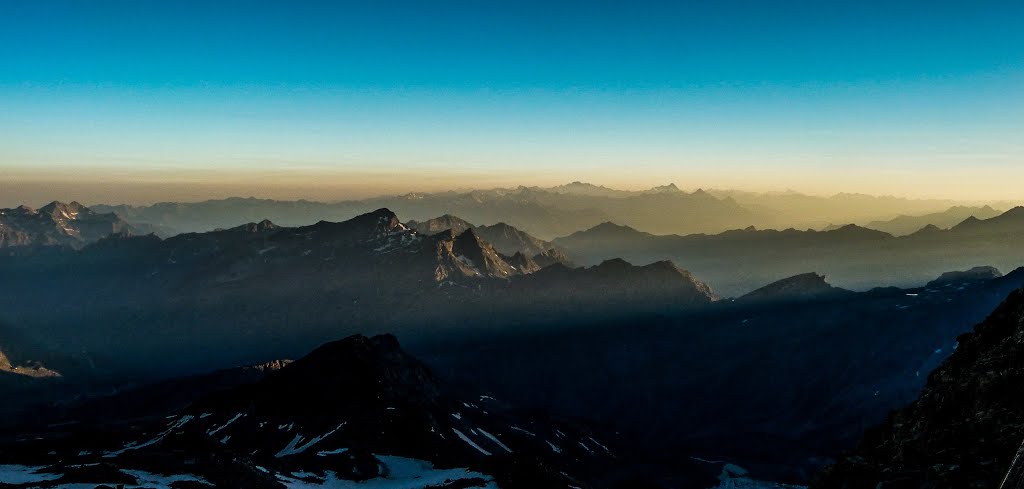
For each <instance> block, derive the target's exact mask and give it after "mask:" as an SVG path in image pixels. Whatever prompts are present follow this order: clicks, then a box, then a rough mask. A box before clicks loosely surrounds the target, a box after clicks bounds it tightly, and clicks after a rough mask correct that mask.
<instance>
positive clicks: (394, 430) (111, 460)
mask: <svg viewBox="0 0 1024 489" xmlns="http://www.w3.org/2000/svg"><path fill="white" fill-rule="evenodd" d="M121 399H122V400H124V399H125V398H124V396H122V397H121ZM43 429H44V431H43V432H41V433H38V434H37V435H35V436H34V437H33V438H32V439H31V440H27V439H25V438H21V439H20V440H14V441H10V442H4V443H2V444H0V456H3V457H4V458H3V459H4V460H5V462H12V463H20V464H25V465H27V466H28V467H29V470H26V471H23V477H22V479H23V480H25V481H27V482H29V483H31V482H40V481H41V480H40V479H43V478H45V476H36V477H37V479H33V475H32V474H33V471H34V469H35V468H36V467H40V466H48V467H49V468H48V469H47V472H48V473H51V474H56V476H57V477H61V479H59V480H61V481H62V482H68V481H69V480H71V479H72V478H75V479H78V482H91V483H97V484H98V483H107V484H112V483H128V484H142V485H145V482H144V481H146V480H147V478H151V477H154V475H155V474H169V475H172V477H168V476H164V477H163V479H164V480H167V479H168V478H171V479H172V480H178V481H189V480H190V481H193V485H190V486H187V487H210V486H212V487H217V488H225V489H227V488H231V489H233V488H237V487H268V488H269V487H286V485H287V487H295V484H301V485H302V487H339V484H346V483H353V484H354V483H355V482H357V481H359V482H363V483H364V484H377V485H378V487H407V488H422V489H428V488H435V487H451V488H455V487H459V488H470V487H497V486H500V487H507V488H556V487H558V488H567V487H580V488H584V487H592V486H593V485H594V484H596V483H598V482H602V477H604V476H605V474H608V470H607V469H606V468H605V467H604V466H605V465H606V464H607V463H608V462H609V461H611V460H613V459H614V456H615V455H614V454H613V453H612V450H611V449H610V448H609V444H610V442H609V441H608V440H609V439H608V438H607V437H605V436H604V435H600V434H597V433H596V432H594V431H593V430H592V429H590V428H587V427H586V426H583V425H581V424H578V423H572V424H570V423H566V422H560V421H553V420H550V419H549V418H546V417H541V416H537V415H523V414H521V413H517V412H514V411H512V410H511V409H509V408H508V407H507V406H506V405H504V404H503V403H501V402H499V401H497V400H495V399H494V398H493V397H491V396H472V397H461V396H456V395H453V394H452V393H451V392H448V391H445V390H444V389H443V387H442V386H441V384H440V383H439V382H438V381H437V380H436V379H435V377H434V375H433V374H432V373H431V372H430V370H429V369H427V367H426V366H425V365H424V364H423V363H421V362H419V361H418V360H416V359H415V358H413V357H411V356H409V355H408V354H406V353H405V352H404V351H402V350H401V349H400V348H399V345H398V341H397V340H396V339H395V338H394V337H393V336H375V337H372V338H367V337H365V336H352V337H349V338H346V339H344V340H341V341H336V342H332V343H328V344H325V345H323V346H321V347H319V348H317V349H316V350H314V351H313V352H312V353H310V354H308V355H306V356H305V357H303V358H301V359H299V360H296V361H294V362H292V363H290V364H288V365H286V366H283V368H275V369H272V370H270V371H268V372H266V373H265V374H264V375H262V376H260V377H259V378H258V379H256V380H255V381H254V382H252V383H243V384H241V385H237V386H234V387H229V388H227V389H225V390H221V391H214V392H210V393H208V394H206V395H205V396H203V397H202V398H200V399H199V400H198V401H196V402H195V403H193V404H192V405H191V406H190V407H188V408H186V409H184V410H182V411H179V412H177V413H173V414H171V415H170V416H167V417H161V418H157V419H155V420H152V421H145V420H139V419H135V420H132V419H126V420H121V422H120V423H118V424H108V425H88V426H74V427H71V428H69V427H67V426H64V427H62V428H61V429H59V430H57V432H56V433H51V432H50V430H52V425H51V427H46V428H43ZM82 467H102V471H100V470H99V469H94V470H93V471H92V472H89V473H83V471H81V468H82ZM84 477H88V479H85V480H82V478H84ZM174 484H175V485H174V486H173V487H186V486H179V485H178V484H179V483H178V482H175V483H174ZM601 485H602V486H604V485H605V484H601Z"/></svg>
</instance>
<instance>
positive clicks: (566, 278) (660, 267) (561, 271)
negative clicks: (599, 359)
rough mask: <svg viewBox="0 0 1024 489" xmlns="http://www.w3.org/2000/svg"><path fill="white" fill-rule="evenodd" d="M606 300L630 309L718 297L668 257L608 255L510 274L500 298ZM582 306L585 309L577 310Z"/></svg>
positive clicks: (568, 307) (572, 302)
mask: <svg viewBox="0 0 1024 489" xmlns="http://www.w3.org/2000/svg"><path fill="white" fill-rule="evenodd" d="M595 298H596V299H597V300H596V301H595V302H597V303H600V304H603V305H605V306H609V307H610V306H615V307H620V308H627V309H631V310H634V311H639V310H650V309H652V308H653V309H657V308H659V307H664V305H665V304H674V305H676V306H683V307H699V306H705V305H708V304H710V303H711V302H713V301H715V300H717V299H718V296H717V295H715V293H714V291H712V290H711V287H708V286H707V284H705V283H703V282H701V281H700V280H698V279H697V278H695V277H694V276H693V274H691V273H690V272H688V271H686V270H683V269H680V268H679V267H677V266H675V264H673V263H672V262H668V261H662V262H657V263H651V264H650V265H645V266H633V265H631V264H630V263H628V262H626V261H625V260H620V259H614V260H607V261H605V262H603V263H601V264H599V265H596V266H593V267H589V268H568V267H566V266H564V265H552V266H548V267H546V268H543V269H541V270H539V271H537V272H534V273H531V274H529V275H524V276H520V277H516V278H515V279H514V280H512V282H511V284H510V287H509V290H508V291H507V295H506V296H505V298H504V300H511V301H512V302H513V303H518V302H521V303H527V304H535V305H536V304H554V303H558V304H561V306H560V307H562V311H563V312H570V311H577V308H579V307H581V306H583V307H584V308H587V307H593V306H592V305H586V304H587V303H589V302H591V301H593V300H594V299H595ZM581 312H585V310H584V311H581Z"/></svg>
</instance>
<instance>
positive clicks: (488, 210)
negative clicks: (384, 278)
mask: <svg viewBox="0 0 1024 489" xmlns="http://www.w3.org/2000/svg"><path fill="white" fill-rule="evenodd" d="M957 205H960V204H959V203H957V202H954V201H948V200H913V199H901V198H895V197H874V196H867V195H856V194H839V195H835V196H833V197H814V196H807V195H803V194H799V193H796V192H784V193H778V192H776V193H760V194H758V193H751V192H738V191H723V190H703V189H697V190H694V191H687V190H683V189H681V188H680V187H678V186H676V185H675V184H672V183H670V184H666V185H660V186H656V187H653V188H650V189H647V190H617V189H612V188H608V187H604V186H600V185H594V184H590V183H585V182H579V181H577V182H572V183H569V184H565V185H557V186H552V187H536V186H534V187H526V186H519V187H512V188H493V189H481V190H466V191H447V192H429V193H420V192H411V193H407V194H402V195H392V196H380V197H373V198H367V199H361V200H346V201H339V202H312V201H306V200H297V201H277V200H268V199H256V198H238V197H233V198H227V199H221V200H209V201H205V202H191V203H176V202H164V203H157V204H153V205H149V206H128V205H96V206H94V207H95V208H96V210H97V211H100V212H115V213H117V214H118V215H120V216H122V217H123V218H125V219H127V220H128V221H129V222H132V223H134V224H139V225H141V224H148V225H150V226H152V229H154V230H155V231H156V232H157V233H158V234H160V235H161V236H164V237H166V236H168V235H169V234H173V233H175V232H199V231H209V230H212V229H216V228H226V227H230V226H233V225H236V224H237V223H239V222H247V221H252V222H256V221H259V220H260V219H263V218H268V219H270V220H272V221H274V222H276V223H278V224H281V225H284V226H303V225H308V224H312V223H314V222H316V221H318V220H321V219H324V220H329V221H343V220H347V219H350V218H352V217H355V216H357V215H359V214H364V213H366V212H370V211H372V210H373V209H378V208H382V207H386V208H389V209H392V210H394V211H395V212H396V213H398V214H400V215H402V216H403V217H405V218H406V219H413V220H416V221H425V220H428V219H432V218H435V217H436V216H443V215H445V214H449V215H454V216H459V217H460V218H462V219H465V220H467V221H469V222H473V223H476V224H478V225H480V224H487V225H491V224H496V223H499V222H504V223H506V224H508V225H510V226H514V227H516V228H518V229H520V230H523V231H525V232H528V233H530V234H531V235H534V236H537V237H539V238H541V239H545V240H551V239H554V238H555V237H558V236H566V235H569V234H571V233H573V232H576V231H580V230H584V229H587V228H590V227H592V226H594V225H597V224H599V223H601V222H605V221H612V222H616V223H619V224H623V225H628V226H631V227H634V228H636V229H640V230H643V231H646V232H651V233H655V234H693V233H719V232H722V231H726V230H729V229H738V228H744V227H747V226H751V225H754V226H757V227H758V228H777V229H783V228H788V227H799V228H821V227H823V226H825V225H826V224H828V223H834V222H869V221H880V220H888V219H892V218H893V217H894V216H897V215H899V214H915V215H916V214H927V213H935V212H943V211H947V210H948V209H949V208H950V207H953V206H957ZM999 205H1004V204H999ZM1005 205H1006V206H1007V207H1009V206H1010V205H1009V204H1005ZM1004 208H1006V207H1004ZM979 217H983V216H980V215H979ZM919 227H920V226H919ZM174 230H176V231H174ZM441 230H443V229H441ZM441 230H438V231H441ZM911 231H913V230H911Z"/></svg>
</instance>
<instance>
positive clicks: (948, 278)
mask: <svg viewBox="0 0 1024 489" xmlns="http://www.w3.org/2000/svg"><path fill="white" fill-rule="evenodd" d="M1002 276H1003V274H1002V272H1000V271H999V269H998V268H996V267H974V268H971V269H970V270H965V271H958V272H946V273H943V274H942V275H940V276H939V278H937V279H935V280H932V281H931V282H928V287H930V288H933V287H944V286H945V287H956V286H963V285H964V284H965V283H966V282H986V281H989V280H992V279H994V278H999V277H1002Z"/></svg>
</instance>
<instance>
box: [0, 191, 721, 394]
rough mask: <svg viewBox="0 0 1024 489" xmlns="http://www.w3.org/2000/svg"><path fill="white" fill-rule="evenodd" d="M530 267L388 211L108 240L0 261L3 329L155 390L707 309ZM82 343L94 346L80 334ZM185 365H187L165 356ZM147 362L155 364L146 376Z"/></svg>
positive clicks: (691, 293) (613, 278)
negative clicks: (391, 344)
mask: <svg viewBox="0 0 1024 489" xmlns="http://www.w3.org/2000/svg"><path fill="white" fill-rule="evenodd" d="M493 229H499V228H498V227H488V228H485V230H493ZM506 229H508V228H506ZM510 233H511V234H512V235H516V236H518V234H517V233H515V232H514V230H512V231H510ZM524 243H527V244H530V243H532V241H530V240H529V239H527V240H526V241H524ZM542 258H548V259H551V255H550V254H547V255H545V254H540V255H537V256H536V257H532V258H527V257H526V256H525V255H523V254H522V253H521V252H517V255H513V256H511V257H509V256H507V255H503V254H502V253H499V252H498V251H497V250H495V248H494V247H493V246H492V245H491V244H490V243H489V242H488V241H487V240H485V239H483V238H482V237H481V235H480V234H479V233H478V230H477V228H475V227H473V228H467V229H466V230H464V231H462V232H457V231H453V230H447V231H444V232H440V233H437V234H433V235H423V234H420V233H418V232H416V231H415V230H413V229H409V228H408V227H406V225H404V224H402V222H401V221H400V220H399V219H398V217H397V216H396V215H395V214H394V213H392V212H391V211H389V210H387V209H379V210H377V211H373V212H371V213H367V214H364V215H361V216H358V217H356V218H353V219H350V220H348V221H344V222H339V223H332V222H327V221H321V222H319V223H316V224H313V225H310V226H303V227H297V228H288V227H281V226H277V225H275V224H273V223H271V222H269V221H266V220H264V221H261V222H258V223H250V224H246V225H242V226H235V227H232V228H228V229H223V230H218V231H212V232H207V233H186V234H180V235H177V236H174V237H171V238H168V239H164V240H162V239H160V238H158V237H156V236H154V235H144V236H130V235H125V234H117V235H111V236H110V237H107V238H104V239H101V240H99V241H97V242H95V243H93V244H90V245H87V246H84V247H82V248H80V249H74V248H71V247H44V248H41V249H39V250H37V252H35V253H22V254H19V255H18V256H6V257H0V287H3V289H4V290H5V293H4V294H2V295H0V305H2V307H3V308H4V312H3V317H0V320H4V321H6V323H7V324H9V325H11V327H12V328H17V329H18V330H19V331H21V332H22V333H23V334H24V335H26V336H27V337H28V340H30V341H32V342H35V343H39V344H57V345H59V349H60V353H62V354H64V355H71V354H75V355H79V354H81V353H82V352H88V355H89V356H90V358H93V359H94V360H95V361H97V362H98V363H101V364H104V365H110V366H111V368H112V369H114V370H122V369H123V370H127V371H132V372H136V373H140V374H141V373H143V372H146V373H147V374H149V375H166V374H171V373H173V374H180V373H182V372H188V371H198V370H202V369H208V368H217V367H221V366H225V365H231V364H239V363H253V362H258V361H261V360H264V359H266V358H267V357H273V356H277V354H280V353H282V352H284V353H287V354H289V355H295V354H297V353H299V352H301V351H303V350H307V349H309V348H312V347H313V346H315V345H316V344H319V343H322V342H324V341H327V340H329V339H331V338H336V337H338V336H343V335H345V334H352V333H357V332H365V331H370V332H372V331H379V332H393V333H401V334H403V337H404V338H409V339H410V340H411V341H415V340H416V339H417V338H420V337H428V336H432V335H437V334H440V332H442V331H444V330H446V329H475V328H477V326H475V324H477V321H480V320H481V319H484V318H486V322H485V324H486V326H485V327H486V328H500V327H502V326H505V325H509V326H511V325H514V324H517V323H520V322H522V321H523V318H549V319H555V318H559V317H574V318H585V317H598V316H606V315H611V316H616V315H621V314H630V313H633V312H635V311H640V310H659V311H662V310H663V311H673V310H678V309H680V308H687V307H699V306H701V305H706V304H709V303H711V302H712V301H713V300H714V299H715V297H716V296H715V294H714V293H713V292H712V291H711V289H710V288H709V287H707V286H706V285H705V284H703V283H702V282H700V281H699V280H698V279H697V278H696V277H695V276H693V275H692V274H690V273H689V272H686V271H685V270H682V269H680V268H678V267H676V266H675V265H673V264H671V263H667V262H663V263H654V264H651V265H646V266H634V265H631V264H628V263H626V262H623V261H621V260H612V261H607V262H605V263H602V264H598V265H594V266H592V267H590V268H571V267H569V266H566V265H565V264H563V263H560V262H558V261H557V260H555V259H551V263H550V264H548V266H547V267H545V268H541V267H540V265H539V264H538V261H540V260H541V259H542ZM524 263H525V264H528V265H529V266H527V267H523V264H524ZM54 291H62V292H61V293H60V294H58V295H57V296H56V297H55V295H54ZM626 306H628V307H626ZM69 318H76V320H75V321H69V320H68V319H69ZM299 324H301V326H297V325H299ZM423 324H431V325H432V326H431V328H423V327H422V325H423ZM139 325H147V327H144V328H142V327H140V326H139ZM82 328H87V329H88V330H89V331H90V332H91V333H90V334H88V335H80V334H77V333H76V332H77V331H81V329H82ZM111 338H116V339H117V341H111V340H110V339H111ZM55 339H59V341H54V340H55ZM182 350H188V351H193V352H196V354H197V355H196V358H193V357H190V356H181V355H177V354H176V353H175V352H178V351H182ZM202 352H206V353H207V355H203V354H202ZM152 355H160V356H164V357H166V360H165V361H163V362H161V363H158V364H152V363H151V362H148V361H147V359H148V358H151V357H152ZM204 361H208V362H209V363H208V364H204V363H203V362H204ZM183 369H184V370H183ZM65 374H66V375H74V372H65Z"/></svg>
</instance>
